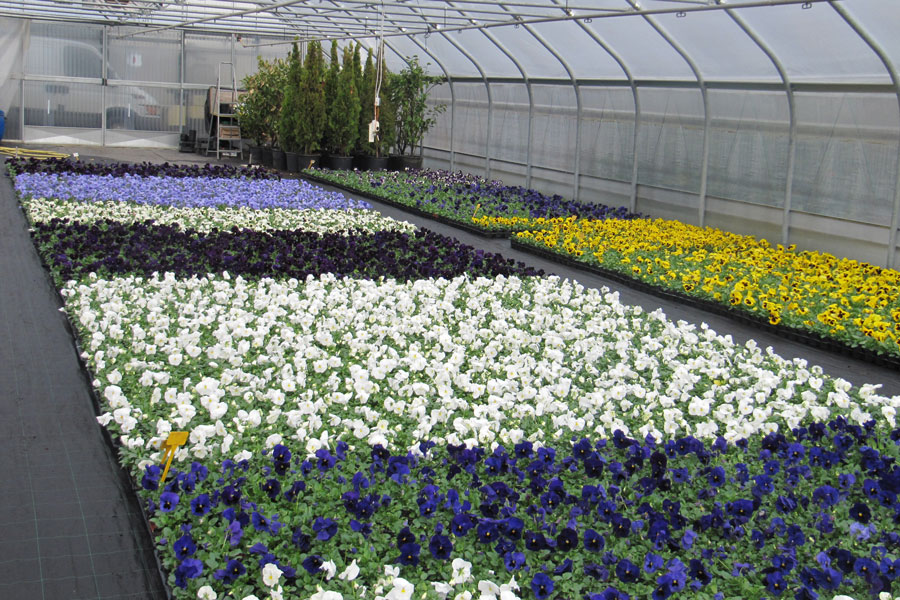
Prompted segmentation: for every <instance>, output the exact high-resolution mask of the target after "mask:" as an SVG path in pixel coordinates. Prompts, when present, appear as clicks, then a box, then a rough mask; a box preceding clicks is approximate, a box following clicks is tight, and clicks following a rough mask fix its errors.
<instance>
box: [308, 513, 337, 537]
mask: <svg viewBox="0 0 900 600" xmlns="http://www.w3.org/2000/svg"><path fill="white" fill-rule="evenodd" d="M312 530H313V531H314V532H315V533H316V539H317V540H321V541H323V542H327V541H328V540H330V539H331V538H332V537H334V535H335V534H336V533H337V530H338V524H337V522H336V521H335V520H334V519H329V518H327V517H316V520H315V521H314V522H313V526H312Z"/></svg>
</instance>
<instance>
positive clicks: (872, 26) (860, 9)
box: [842, 0, 900, 68]
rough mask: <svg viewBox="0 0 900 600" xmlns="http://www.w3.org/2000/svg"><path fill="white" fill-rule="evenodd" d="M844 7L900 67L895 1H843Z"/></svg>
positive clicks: (898, 23) (898, 24) (897, 17)
mask: <svg viewBox="0 0 900 600" xmlns="http://www.w3.org/2000/svg"><path fill="white" fill-rule="evenodd" d="M842 6H843V7H844V9H845V10H846V11H847V12H848V13H850V15H852V16H853V17H854V18H856V20H857V21H859V23H860V25H862V26H863V27H864V28H865V30H866V31H867V32H868V33H869V35H871V36H872V37H873V38H875V40H876V41H877V42H878V44H879V45H880V46H881V47H882V49H884V51H885V52H887V55H888V56H889V57H890V59H891V60H892V61H893V63H894V65H895V66H897V67H898V68H900V35H897V31H898V28H900V15H898V6H897V3H896V2H883V1H882V0H856V1H855V2H853V3H844V4H843V5H842Z"/></svg>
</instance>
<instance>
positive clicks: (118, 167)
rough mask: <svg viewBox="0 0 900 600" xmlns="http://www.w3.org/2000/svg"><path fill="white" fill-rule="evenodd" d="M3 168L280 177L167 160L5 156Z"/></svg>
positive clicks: (122, 174) (116, 174) (255, 170)
mask: <svg viewBox="0 0 900 600" xmlns="http://www.w3.org/2000/svg"><path fill="white" fill-rule="evenodd" d="M6 166H7V168H9V169H11V170H12V171H13V172H15V173H51V174H52V173H77V174H80V175H109V176H114V177H125V176H126V175H127V176H136V177H151V176H153V177H206V178H214V179H281V176H280V175H279V174H278V172H277V171H271V170H267V169H260V168H257V167H234V166H231V165H210V164H208V163H207V164H205V165H202V166H201V165H196V164H191V165H170V164H169V163H163V164H152V163H147V162H145V163H140V164H135V163H122V162H110V163H95V162H82V161H80V160H77V159H76V160H72V159H71V158H47V159H38V158H8V159H7V160H6Z"/></svg>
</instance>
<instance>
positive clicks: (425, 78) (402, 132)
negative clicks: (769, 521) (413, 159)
mask: <svg viewBox="0 0 900 600" xmlns="http://www.w3.org/2000/svg"><path fill="white" fill-rule="evenodd" d="M443 81H444V79H443V78H442V77H435V76H433V75H427V74H426V73H425V69H423V68H422V66H421V65H420V64H419V58H418V57H417V56H413V57H412V58H410V59H409V61H408V64H407V66H406V68H404V69H403V70H402V71H400V72H399V73H397V74H396V75H394V76H392V77H391V78H390V81H389V82H388V95H389V96H390V99H391V102H392V103H393V104H394V106H395V107H396V110H397V142H396V146H397V151H398V152H399V153H400V154H407V153H409V154H413V153H414V152H415V149H416V148H417V147H418V146H419V145H420V144H421V143H422V139H423V138H424V137H425V134H426V133H427V132H428V130H429V129H431V128H432V127H433V126H434V124H435V123H436V122H437V119H436V118H435V117H436V116H437V115H438V114H440V113H442V112H444V110H445V109H446V108H447V105H446V104H437V105H434V106H432V107H431V108H429V107H428V92H429V91H430V90H431V88H433V87H434V86H435V85H437V84H439V83H441V82H443Z"/></svg>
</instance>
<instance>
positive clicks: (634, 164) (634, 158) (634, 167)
mask: <svg viewBox="0 0 900 600" xmlns="http://www.w3.org/2000/svg"><path fill="white" fill-rule="evenodd" d="M554 2H555V3H556V5H557V6H559V2H558V0H554ZM575 22H576V23H577V24H578V26H579V27H581V30H582V31H584V32H585V33H586V34H588V35H589V36H590V37H591V39H592V40H594V41H595V42H597V44H598V45H599V46H600V47H601V48H603V49H604V50H606V52H607V54H609V55H610V56H611V57H612V58H613V60H614V61H616V63H617V64H618V65H619V68H621V69H622V72H623V73H625V78H626V79H627V80H628V86H629V87H630V88H631V95H632V98H633V100H634V127H632V133H633V135H632V140H631V144H632V145H631V194H630V198H629V210H631V212H635V210H636V208H637V176H638V153H637V141H638V123H639V122H640V117H641V104H640V100H639V99H638V89H637V84H636V83H635V81H634V76H633V75H632V74H631V69H629V68H628V65H627V64H625V60H624V59H623V58H622V57H621V56H619V54H618V53H617V52H616V51H614V50H613V49H612V48H611V47H610V46H609V45H608V44H607V43H606V42H604V41H603V38H601V37H600V36H599V35H597V32H596V31H594V30H593V29H591V28H590V27H588V26H587V25H585V24H584V23H583V22H582V21H579V20H576V21H575ZM580 125H581V123H580V119H579V128H578V129H579V132H580V131H581V127H580Z"/></svg>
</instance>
